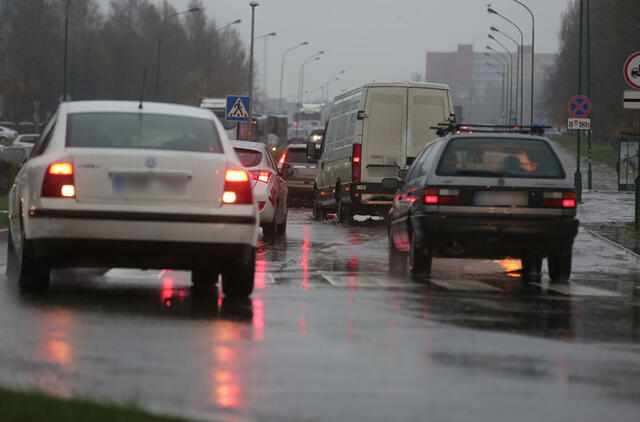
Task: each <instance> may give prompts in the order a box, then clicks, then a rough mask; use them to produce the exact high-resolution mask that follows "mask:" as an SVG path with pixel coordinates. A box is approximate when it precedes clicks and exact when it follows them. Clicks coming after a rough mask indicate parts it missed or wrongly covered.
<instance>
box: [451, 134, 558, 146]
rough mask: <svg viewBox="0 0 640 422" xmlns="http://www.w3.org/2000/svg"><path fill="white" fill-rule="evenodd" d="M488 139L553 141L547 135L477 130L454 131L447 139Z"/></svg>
mask: <svg viewBox="0 0 640 422" xmlns="http://www.w3.org/2000/svg"><path fill="white" fill-rule="evenodd" d="M462 138H465V139H486V138H493V139H527V140H533V141H545V142H549V143H550V142H551V141H549V138H547V137H546V136H540V135H527V134H522V133H496V132H475V133H464V132H463V133H457V134H456V133H452V134H449V135H448V136H447V137H446V138H445V139H450V140H453V139H462Z"/></svg>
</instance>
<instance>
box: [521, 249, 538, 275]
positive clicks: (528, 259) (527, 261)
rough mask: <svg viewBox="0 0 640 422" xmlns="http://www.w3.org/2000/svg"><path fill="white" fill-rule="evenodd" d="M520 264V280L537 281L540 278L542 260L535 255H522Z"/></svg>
mask: <svg viewBox="0 0 640 422" xmlns="http://www.w3.org/2000/svg"><path fill="white" fill-rule="evenodd" d="M520 261H521V262H522V280H524V281H539V280H540V278H541V276H542V258H541V257H540V256H537V255H533V254H527V255H524V256H523V257H522V258H521V259H520Z"/></svg>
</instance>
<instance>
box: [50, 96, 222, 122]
mask: <svg viewBox="0 0 640 422" xmlns="http://www.w3.org/2000/svg"><path fill="white" fill-rule="evenodd" d="M139 106H140V102H138V101H107V100H100V101H72V102H66V103H63V104H62V105H61V107H63V108H64V109H66V111H67V113H97V112H104V113H117V112H124V113H141V114H168V115H173V116H184V117H195V118H201V119H207V120H211V118H212V116H213V114H212V113H211V112H210V111H209V110H207V109H205V108H200V107H193V106H186V105H182V104H171V103H156V102H151V101H148V102H147V101H144V102H143V103H142V109H140V108H139Z"/></svg>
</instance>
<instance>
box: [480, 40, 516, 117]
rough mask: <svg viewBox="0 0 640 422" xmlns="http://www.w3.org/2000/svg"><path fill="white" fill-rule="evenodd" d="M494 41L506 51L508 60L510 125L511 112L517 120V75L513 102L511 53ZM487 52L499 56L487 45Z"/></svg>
mask: <svg viewBox="0 0 640 422" xmlns="http://www.w3.org/2000/svg"><path fill="white" fill-rule="evenodd" d="M494 41H495V42H496V43H497V44H498V45H500V47H502V48H503V49H504V50H505V51H506V53H507V54H506V56H507V58H508V59H509V69H510V76H509V89H510V90H511V91H510V92H511V99H510V100H509V107H510V109H511V110H509V124H511V111H514V112H515V118H516V122H517V120H518V79H517V75H516V86H515V92H516V95H515V101H513V100H514V95H513V90H514V87H513V60H512V57H511V51H509V49H508V48H507V47H506V46H505V45H504V44H502V43H501V42H500V41H498V40H495V39H494ZM487 50H490V51H493V52H495V53H498V54H501V53H500V52H499V51H497V50H494V49H493V48H491V46H489V45H488V46H487ZM516 69H517V65H516Z"/></svg>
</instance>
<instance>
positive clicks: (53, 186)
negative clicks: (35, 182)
mask: <svg viewBox="0 0 640 422" xmlns="http://www.w3.org/2000/svg"><path fill="white" fill-rule="evenodd" d="M73 174H74V172H73V163H70V162H55V163H52V164H51V165H49V167H48V168H47V171H46V173H45V174H44V180H43V181H42V196H43V197H45V198H75V196H76V185H75V178H74V175H73Z"/></svg>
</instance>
